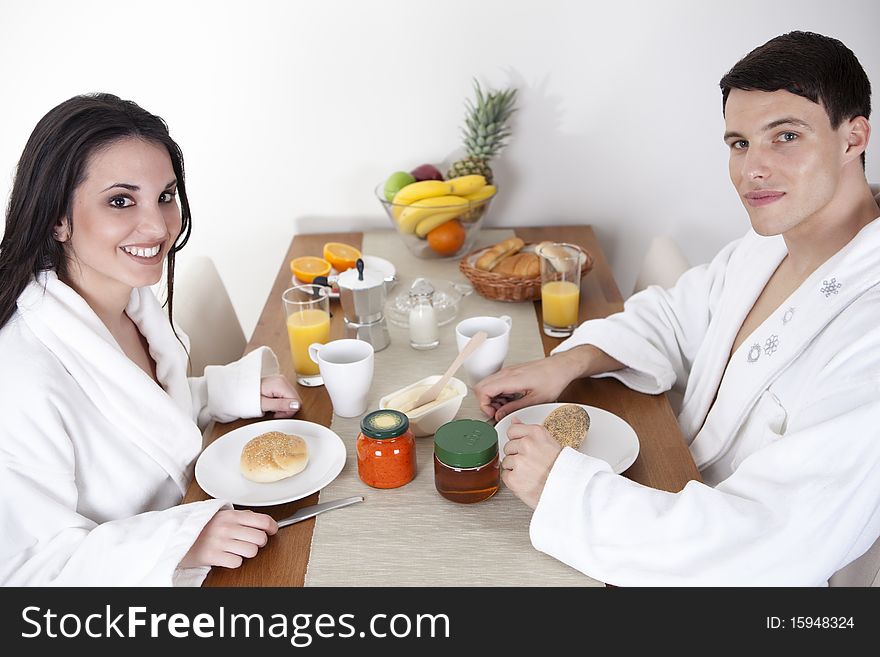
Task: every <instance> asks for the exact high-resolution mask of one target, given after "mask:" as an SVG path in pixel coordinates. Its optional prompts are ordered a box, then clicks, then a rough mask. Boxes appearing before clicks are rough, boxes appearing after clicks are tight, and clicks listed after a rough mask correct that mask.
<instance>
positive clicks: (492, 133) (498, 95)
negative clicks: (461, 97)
mask: <svg viewBox="0 0 880 657" xmlns="http://www.w3.org/2000/svg"><path fill="white" fill-rule="evenodd" d="M474 91H475V92H476V96H477V99H476V104H474V103H472V102H471V101H470V100H466V101H465V106H466V107H467V115H466V116H465V124H466V126H467V127H466V128H464V129H463V130H462V132H463V133H464V147H465V150H466V151H467V157H464V158H462V159H460V160H458V161H457V162H454V163H453V164H452V166H451V167H449V171H448V172H447V173H446V178H447V179H449V178H457V177H458V176H468V175H471V174H477V175H480V176H483V177H485V178H486V182H487V183H489V184H491V183H492V169H491V168H490V167H489V160H491V159H492V158H493V157H494V156H495V155H497V154H498V152H499V151H500V150H501V149H502V148H503V147H504V144H505V141H506V139H507V138H508V137H509V136H510V128H509V127H508V125H507V121H508V120H509V119H510V115H511V114H513V112H514V110H515V109H516V108H515V107H514V104H513V103H514V100H515V99H516V89H505V90H504V91H493V90H489V91H488V92H487V93H485V94H484V93H483V90H482V89H481V88H480V83H479V82H477V81H476V80H474Z"/></svg>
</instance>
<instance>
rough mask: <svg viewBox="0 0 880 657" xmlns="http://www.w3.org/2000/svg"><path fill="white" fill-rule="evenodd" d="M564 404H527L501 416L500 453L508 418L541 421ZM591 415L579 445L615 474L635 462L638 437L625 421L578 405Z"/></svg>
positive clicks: (504, 440)
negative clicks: (584, 438)
mask: <svg viewBox="0 0 880 657" xmlns="http://www.w3.org/2000/svg"><path fill="white" fill-rule="evenodd" d="M560 406H564V404H538V405H536V406H527V407H526V408H521V409H519V410H518V411H514V412H513V413H511V414H510V415H508V416H506V417H505V418H504V419H502V420H501V421H500V422H499V423H498V424H496V425H495V430H496V431H497V432H498V450H499V451H500V452H501V453H502V454H503V453H504V445H505V443H507V429H508V427H510V422H511V419H512V418H514V417H516V418H519V420H520V421H521V422H523V423H525V424H541V423H542V422H543V421H544V419H545V418H546V417H547V416H548V415H549V414H550V411H552V410H553V409H555V408H559V407H560ZM578 406H580V407H581V408H583V409H584V410H585V411H586V412H587V413H589V414H590V430H589V431H588V432H587V438H586V440H584V442H583V443H581V446H580V447H579V448H578V451H579V452H583V453H584V454H587V455H589V456H595V457H596V458H598V459H602V460H603V461H605V462H606V463H608V464H609V465H610V466H611V469H612V470H614V472H615V473H616V474H620V473H621V472H623V471H624V470H626V469H627V468H628V467H629V466H631V465H632V464H633V462H635V460H636V457H637V456H638V455H639V438H638V436H637V435H636V432H635V430H634V429H633V428H632V427H631V426H629V424H627V423H626V422H624V421H623V420H621V419H620V418H619V417H617V416H616V415H615V414H614V413H609V412H608V411H606V410H603V409H601V408H596V407H595V406H586V405H584V404H578Z"/></svg>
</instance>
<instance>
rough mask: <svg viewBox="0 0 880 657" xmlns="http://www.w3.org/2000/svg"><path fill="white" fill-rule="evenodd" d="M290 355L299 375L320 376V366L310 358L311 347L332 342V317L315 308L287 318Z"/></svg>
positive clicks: (295, 313)
mask: <svg viewBox="0 0 880 657" xmlns="http://www.w3.org/2000/svg"><path fill="white" fill-rule="evenodd" d="M287 337H289V338H290V354H291V355H292V356H293V369H294V370H296V373H297V374H306V375H310V376H311V375H315V374H318V364H317V363H316V362H314V361H313V360H312V359H311V358H309V345H310V344H312V343H313V342H320V343H321V344H325V343H326V342H328V341H329V340H330V315H328V314H327V313H326V312H324V311H323V310H316V309H313V308H310V309H307V310H301V311H299V312H294V313H291V314H290V316H289V317H288V318H287Z"/></svg>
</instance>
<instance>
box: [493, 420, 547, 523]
mask: <svg viewBox="0 0 880 657" xmlns="http://www.w3.org/2000/svg"><path fill="white" fill-rule="evenodd" d="M507 438H508V441H507V444H505V445H504V453H505V455H506V456H505V457H504V460H502V461H501V479H502V481H504V485H505V486H507V487H508V488H509V489H510V490H511V491H512V492H513V494H514V495H516V496H517V497H518V498H519V499H521V500H522V501H523V502H525V503H526V504H528V505H529V506H530V507H531V508H533V509H534V508H535V507H537V506H538V500H540V499H541V493H543V492H544V484H546V483H547V477H548V476H550V470H551V469H552V468H553V464H554V463H555V462H556V457H558V456H559V452H561V451H562V446H561V445H560V444H559V443H557V442H556V441H555V440H553V436H551V435H550V433H549V432H548V431H547V430H546V429H545V428H544V427H542V426H541V425H540V424H523V423H522V422H520V421H519V419H518V418H513V419H512V420H511V423H510V428H509V429H508V430H507Z"/></svg>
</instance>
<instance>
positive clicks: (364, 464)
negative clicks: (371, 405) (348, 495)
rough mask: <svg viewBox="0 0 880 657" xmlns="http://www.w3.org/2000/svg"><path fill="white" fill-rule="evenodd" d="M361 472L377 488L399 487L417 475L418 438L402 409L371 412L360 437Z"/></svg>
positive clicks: (358, 454)
mask: <svg viewBox="0 0 880 657" xmlns="http://www.w3.org/2000/svg"><path fill="white" fill-rule="evenodd" d="M357 464H358V476H359V477H360V478H361V481H363V482H364V483H365V484H367V485H368V486H372V487H373V488H398V487H399V486H403V485H404V484H408V483H409V482H410V481H412V480H413V478H414V477H415V476H416V440H415V436H414V435H413V432H412V430H411V429H410V428H409V418H408V417H407V416H406V415H405V414H404V413H401V412H400V411H393V410H391V409H382V410H378V411H373V412H372V413H367V415H366V416H364V419H363V420H361V432H360V433H359V434H358V437H357Z"/></svg>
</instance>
